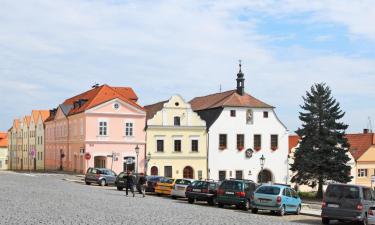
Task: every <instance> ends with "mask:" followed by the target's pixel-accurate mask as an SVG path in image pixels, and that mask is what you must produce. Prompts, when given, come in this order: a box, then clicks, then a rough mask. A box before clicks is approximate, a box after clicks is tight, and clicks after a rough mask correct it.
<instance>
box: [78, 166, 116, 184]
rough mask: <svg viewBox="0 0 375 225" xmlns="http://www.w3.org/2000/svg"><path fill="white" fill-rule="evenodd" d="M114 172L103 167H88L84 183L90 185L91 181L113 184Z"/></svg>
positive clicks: (114, 179)
mask: <svg viewBox="0 0 375 225" xmlns="http://www.w3.org/2000/svg"><path fill="white" fill-rule="evenodd" d="M116 176H117V175H116V173H115V172H113V171H112V170H110V169H105V168H88V169H87V172H86V175H85V183H86V184H87V185H90V184H92V183H96V184H99V185H100V186H106V185H110V184H114V183H115V181H116Z"/></svg>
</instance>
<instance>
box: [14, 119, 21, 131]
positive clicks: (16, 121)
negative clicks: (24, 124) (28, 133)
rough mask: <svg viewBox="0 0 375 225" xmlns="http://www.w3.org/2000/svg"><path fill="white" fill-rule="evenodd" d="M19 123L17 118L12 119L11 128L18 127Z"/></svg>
mask: <svg viewBox="0 0 375 225" xmlns="http://www.w3.org/2000/svg"><path fill="white" fill-rule="evenodd" d="M19 124H20V121H19V119H15V120H13V128H14V129H18V126H19Z"/></svg>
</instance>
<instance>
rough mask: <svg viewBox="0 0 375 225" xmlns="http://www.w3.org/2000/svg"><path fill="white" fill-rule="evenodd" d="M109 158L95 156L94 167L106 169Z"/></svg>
mask: <svg viewBox="0 0 375 225" xmlns="http://www.w3.org/2000/svg"><path fill="white" fill-rule="evenodd" d="M106 162H107V157H105V156H95V157H94V167H95V168H106Z"/></svg>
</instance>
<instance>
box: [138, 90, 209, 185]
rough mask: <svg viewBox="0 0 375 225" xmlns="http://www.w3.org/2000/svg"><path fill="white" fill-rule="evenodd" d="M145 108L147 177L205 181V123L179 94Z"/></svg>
mask: <svg viewBox="0 0 375 225" xmlns="http://www.w3.org/2000/svg"><path fill="white" fill-rule="evenodd" d="M145 109H146V111H147V127H146V143H147V150H146V151H147V155H148V156H149V159H150V161H149V162H148V164H147V172H148V174H151V175H159V176H165V177H173V178H192V179H206V178H207V132H206V122H205V121H204V120H202V119H201V118H200V117H199V116H198V114H197V113H195V112H194V111H193V110H192V109H191V106H190V104H188V103H187V102H185V100H184V99H183V98H182V97H181V96H179V95H174V96H172V97H171V98H170V99H169V100H168V101H163V102H159V103H155V104H153V105H148V106H145Z"/></svg>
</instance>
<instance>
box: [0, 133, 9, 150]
mask: <svg viewBox="0 0 375 225" xmlns="http://www.w3.org/2000/svg"><path fill="white" fill-rule="evenodd" d="M0 147H8V133H5V132H0Z"/></svg>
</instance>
